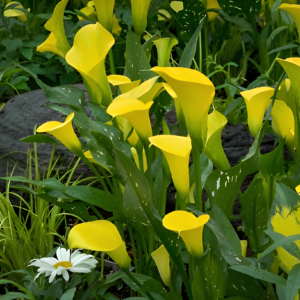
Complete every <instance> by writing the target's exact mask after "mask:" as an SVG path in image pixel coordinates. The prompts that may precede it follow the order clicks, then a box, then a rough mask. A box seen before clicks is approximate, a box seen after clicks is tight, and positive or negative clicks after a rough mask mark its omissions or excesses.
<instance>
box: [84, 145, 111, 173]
mask: <svg viewBox="0 0 300 300" xmlns="http://www.w3.org/2000/svg"><path fill="white" fill-rule="evenodd" d="M83 154H84V156H85V157H86V158H87V159H88V160H89V161H90V162H91V163H93V164H96V165H99V166H101V167H102V168H103V169H105V170H106V171H108V172H109V173H110V174H112V173H111V171H110V170H109V169H108V168H107V167H106V166H104V165H102V164H99V163H98V162H97V161H96V160H95V159H94V157H93V155H92V153H91V151H90V150H89V151H86V152H84V153H83Z"/></svg>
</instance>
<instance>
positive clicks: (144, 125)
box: [107, 99, 153, 144]
mask: <svg viewBox="0 0 300 300" xmlns="http://www.w3.org/2000/svg"><path fill="white" fill-rule="evenodd" d="M152 104H153V101H150V102H148V103H147V104H144V103H143V102H142V101H140V100H137V99H123V100H122V101H114V102H113V103H111V104H110V105H109V107H108V108H107V113H108V114H109V115H111V116H113V117H117V116H121V117H124V118H126V119H127V120H128V121H129V122H130V123H131V125H132V126H133V127H134V129H135V131H136V133H137V135H138V136H139V138H140V139H141V141H142V142H143V143H144V144H148V138H149V137H150V136H152V128H151V123H150V118H149V110H150V107H151V106H152Z"/></svg>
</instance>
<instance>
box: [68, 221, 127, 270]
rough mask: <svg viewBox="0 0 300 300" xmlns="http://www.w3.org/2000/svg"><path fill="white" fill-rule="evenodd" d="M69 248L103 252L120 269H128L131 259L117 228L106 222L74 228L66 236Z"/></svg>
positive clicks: (95, 222)
mask: <svg viewBox="0 0 300 300" xmlns="http://www.w3.org/2000/svg"><path fill="white" fill-rule="evenodd" d="M68 243H69V246H70V248H71V249H72V248H82V249H87V250H92V251H103V252H105V253H106V254H107V255H109V256H110V257H111V258H112V259H113V260H114V261H115V262H116V263H117V264H118V265H119V267H120V268H121V269H128V268H129V267H130V263H131V259H130V257H129V255H128V253H127V251H126V246H125V243H124V242H123V240H122V238H121V236H120V233H119V231H118V229H117V227H116V226H115V225H114V224H113V223H111V222H109V221H106V220H98V221H93V222H86V223H82V224H79V225H76V226H74V227H73V228H72V229H71V231H70V233H69V236H68Z"/></svg>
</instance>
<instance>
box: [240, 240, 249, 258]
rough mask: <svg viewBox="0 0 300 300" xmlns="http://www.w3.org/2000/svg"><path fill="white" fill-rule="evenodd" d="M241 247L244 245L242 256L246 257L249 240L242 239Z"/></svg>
mask: <svg viewBox="0 0 300 300" xmlns="http://www.w3.org/2000/svg"><path fill="white" fill-rule="evenodd" d="M241 247H242V256H243V257H246V253H247V247H248V241H247V240H241Z"/></svg>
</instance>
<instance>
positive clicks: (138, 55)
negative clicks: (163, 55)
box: [125, 29, 156, 82]
mask: <svg viewBox="0 0 300 300" xmlns="http://www.w3.org/2000/svg"><path fill="white" fill-rule="evenodd" d="M150 69H151V66H150V64H149V62H148V58H147V55H146V53H145V51H144V50H143V48H142V46H141V44H140V41H139V39H138V37H137V35H136V34H135V33H133V32H132V31H131V30H130V29H129V30H128V33H127V37H126V65H125V75H127V76H128V77H129V78H130V79H131V81H135V80H138V79H141V80H142V82H144V81H146V80H147V79H150V78H153V77H155V76H156V74H155V73H154V72H152V71H150Z"/></svg>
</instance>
